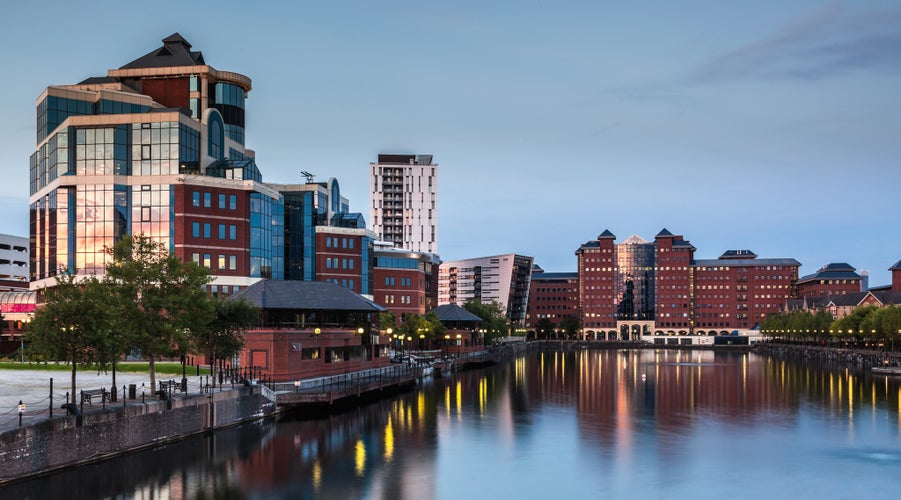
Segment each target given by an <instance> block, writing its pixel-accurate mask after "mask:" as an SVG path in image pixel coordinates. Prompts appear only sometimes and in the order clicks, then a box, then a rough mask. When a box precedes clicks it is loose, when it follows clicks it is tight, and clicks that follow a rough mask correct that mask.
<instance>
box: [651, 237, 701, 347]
mask: <svg viewBox="0 0 901 500" xmlns="http://www.w3.org/2000/svg"><path fill="white" fill-rule="evenodd" d="M654 240H655V243H656V245H657V256H656V257H657V258H656V262H657V269H656V290H655V292H656V294H655V295H656V302H655V315H654V316H655V319H656V326H657V328H661V329H676V330H687V329H690V328H691V326H692V312H693V310H692V301H691V293H692V287H691V264H692V260H693V259H694V251H695V247H693V246H692V245H691V244H690V243H689V242H688V241H686V240H684V239H683V238H682V236H676V235H674V234H672V233H671V232H669V231H667V230H666V229H663V230H662V231H660V232H659V233H657V236H655V237H654Z"/></svg>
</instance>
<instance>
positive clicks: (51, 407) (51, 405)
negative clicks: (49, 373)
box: [50, 377, 53, 418]
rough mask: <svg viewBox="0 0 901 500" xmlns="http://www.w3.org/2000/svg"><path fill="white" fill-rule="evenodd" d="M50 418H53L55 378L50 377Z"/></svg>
mask: <svg viewBox="0 0 901 500" xmlns="http://www.w3.org/2000/svg"><path fill="white" fill-rule="evenodd" d="M50 418H53V377H50Z"/></svg>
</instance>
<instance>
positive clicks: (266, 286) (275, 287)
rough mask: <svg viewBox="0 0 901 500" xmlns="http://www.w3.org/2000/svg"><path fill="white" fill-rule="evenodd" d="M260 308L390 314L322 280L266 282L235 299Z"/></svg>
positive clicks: (252, 287) (232, 297)
mask: <svg viewBox="0 0 901 500" xmlns="http://www.w3.org/2000/svg"><path fill="white" fill-rule="evenodd" d="M239 298H243V299H244V300H246V301H248V302H250V303H251V304H253V305H254V306H256V307H258V308H260V309H289V310H303V311H371V312H382V311H387V309H385V308H384V307H382V306H380V305H378V304H376V303H375V302H372V301H371V300H369V299H367V298H365V297H363V296H362V295H359V294H357V293H354V292H353V291H351V290H348V289H347V288H344V287H343V286H339V285H336V284H334V283H325V282H322V281H291V280H287V281H282V280H262V281H258V282H256V283H254V284H253V285H251V286H249V287H247V288H245V289H243V290H241V291H240V292H238V293H236V294H234V295H232V296H231V299H233V300H237V299H239Z"/></svg>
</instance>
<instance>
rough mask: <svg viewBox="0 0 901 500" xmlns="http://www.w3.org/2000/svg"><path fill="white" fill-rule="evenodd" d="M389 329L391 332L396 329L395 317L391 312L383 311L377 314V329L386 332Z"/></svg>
mask: <svg viewBox="0 0 901 500" xmlns="http://www.w3.org/2000/svg"><path fill="white" fill-rule="evenodd" d="M389 328H391V329H392V330H394V329H396V328H397V316H396V315H395V314H394V313H393V312H391V311H385V312H383V313H381V314H379V329H380V330H387V329H389Z"/></svg>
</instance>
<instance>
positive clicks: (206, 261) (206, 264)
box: [200, 253, 212, 269]
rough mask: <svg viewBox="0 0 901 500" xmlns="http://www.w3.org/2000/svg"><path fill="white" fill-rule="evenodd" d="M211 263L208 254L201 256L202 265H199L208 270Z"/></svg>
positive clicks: (210, 257)
mask: <svg viewBox="0 0 901 500" xmlns="http://www.w3.org/2000/svg"><path fill="white" fill-rule="evenodd" d="M211 261H212V256H211V255H210V254H208V253H205V254H203V263H201V264H200V265H201V266H203V267H205V268H207V269H209V268H210V266H211V265H212V263H211Z"/></svg>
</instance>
